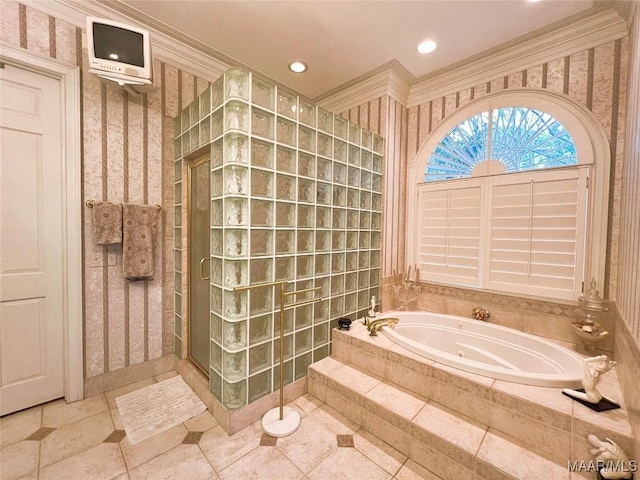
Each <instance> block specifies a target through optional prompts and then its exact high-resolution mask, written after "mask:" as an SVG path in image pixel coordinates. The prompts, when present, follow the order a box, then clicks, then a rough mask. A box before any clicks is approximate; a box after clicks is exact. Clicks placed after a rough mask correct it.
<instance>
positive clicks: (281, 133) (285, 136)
mask: <svg viewBox="0 0 640 480" xmlns="http://www.w3.org/2000/svg"><path fill="white" fill-rule="evenodd" d="M276 138H277V139H278V142H280V143H284V144H286V145H291V146H292V147H295V146H296V124H295V123H293V122H291V121H289V120H287V119H285V118H282V117H278V119H277V120H276Z"/></svg>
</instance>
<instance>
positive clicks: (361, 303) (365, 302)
mask: <svg viewBox="0 0 640 480" xmlns="http://www.w3.org/2000/svg"><path fill="white" fill-rule="evenodd" d="M376 298H379V297H378V296H376ZM358 308H359V309H361V310H364V309H366V310H369V309H370V308H371V297H370V296H369V290H368V289H366V288H365V289H364V290H360V291H359V292H358Z"/></svg>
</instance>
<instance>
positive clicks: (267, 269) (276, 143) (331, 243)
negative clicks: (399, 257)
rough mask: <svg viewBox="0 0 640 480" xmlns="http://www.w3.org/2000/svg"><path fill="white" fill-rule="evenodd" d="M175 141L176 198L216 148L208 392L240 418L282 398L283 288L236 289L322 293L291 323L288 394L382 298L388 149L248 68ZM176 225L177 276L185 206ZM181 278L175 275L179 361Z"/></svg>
mask: <svg viewBox="0 0 640 480" xmlns="http://www.w3.org/2000/svg"><path fill="white" fill-rule="evenodd" d="M176 132H177V137H176V191H178V190H180V189H181V184H182V181H183V180H182V161H183V159H184V158H189V156H190V154H191V153H192V152H196V151H198V154H200V153H201V151H202V148H203V147H207V148H210V153H211V195H212V199H211V244H210V245H211V270H210V273H211V287H210V294H211V298H210V310H211V318H210V321H211V350H210V378H209V386H210V390H211V393H212V394H213V395H214V396H215V397H216V398H217V399H218V400H219V401H220V402H221V403H222V404H223V405H224V406H225V407H226V408H227V409H228V410H235V409H237V408H240V407H242V406H244V405H246V404H248V403H251V402H253V401H254V400H257V399H258V398H260V397H262V396H264V395H266V394H269V393H271V392H272V391H274V390H277V389H278V388H279V384H278V383H279V375H280V370H279V369H280V365H279V358H280V352H279V346H280V344H279V335H280V331H279V330H280V321H279V296H278V292H279V290H278V289H277V288H273V287H263V288H259V289H254V290H251V291H248V292H247V291H243V292H234V291H233V288H234V287H236V286H244V285H249V284H260V283H265V282H274V281H280V280H289V281H291V283H290V285H289V286H288V289H289V290H290V291H291V290H294V289H295V290H302V289H307V288H312V287H322V288H321V290H320V291H319V292H318V295H320V296H322V298H323V300H322V301H321V302H317V303H314V304H310V305H305V306H301V307H297V308H292V309H290V310H287V312H286V315H285V347H284V348H285V354H284V357H285V362H284V367H283V368H284V369H285V370H284V378H285V380H284V382H285V384H288V383H291V382H293V381H294V380H297V379H299V378H301V377H303V376H304V375H306V372H307V367H308V366H309V365H310V364H311V363H312V362H315V361H318V360H320V359H322V358H324V357H325V356H327V355H328V354H329V352H330V343H331V333H330V331H331V328H332V327H334V326H336V325H337V319H338V318H340V317H342V316H347V317H350V318H351V319H352V320H353V319H355V318H360V317H362V315H363V314H364V313H365V311H366V310H367V309H368V308H369V307H370V299H371V297H372V296H375V297H376V298H379V285H378V284H379V275H380V273H379V267H380V231H381V208H382V199H381V195H382V175H381V174H382V161H383V159H382V151H383V139H382V137H380V136H377V135H374V134H372V133H371V132H369V131H367V130H364V129H362V128H361V127H359V126H357V125H355V124H352V123H350V122H348V121H347V120H345V119H343V118H342V117H339V116H336V115H333V114H332V113H330V112H327V111H326V110H323V109H322V108H319V107H317V106H315V105H312V104H310V103H308V102H307V101H305V100H303V99H302V98H300V97H299V96H297V95H295V94H294V93H291V92H289V91H287V90H285V89H283V88H281V87H279V86H276V85H273V84H271V83H269V82H267V81H265V80H263V79H262V78H260V77H257V76H255V75H253V74H252V73H249V72H245V71H243V70H239V69H232V70H229V71H228V72H227V73H225V75H224V76H223V77H221V78H220V79H219V80H218V81H216V82H215V83H214V84H213V85H212V86H211V87H210V88H209V89H207V90H205V91H204V92H203V93H202V95H200V97H199V98H197V99H196V100H195V101H194V102H193V103H192V104H191V105H190V106H189V107H187V108H186V109H185V110H184V111H183V112H182V113H181V115H180V116H179V118H178V119H177V120H176ZM176 199H178V200H177V201H178V202H180V200H179V199H180V196H179V195H178V194H176ZM175 214H176V269H177V270H179V269H180V267H179V266H180V265H182V248H181V243H180V239H181V238H182V232H181V228H182V226H181V223H182V222H181V214H182V206H181V205H180V204H177V205H176V213H175ZM180 278H181V273H180V272H179V271H177V272H176V351H178V350H177V349H178V348H179V347H178V346H179V345H180V348H181V344H182V338H183V337H182V332H181V328H180V326H179V325H181V322H182V319H181V318H180V301H181V297H182V289H181V285H180ZM310 295H311V294H309V293H307V294H301V295H298V297H297V298H294V297H293V296H290V297H289V301H291V302H293V301H300V300H304V299H307V298H310ZM179 356H180V355H179Z"/></svg>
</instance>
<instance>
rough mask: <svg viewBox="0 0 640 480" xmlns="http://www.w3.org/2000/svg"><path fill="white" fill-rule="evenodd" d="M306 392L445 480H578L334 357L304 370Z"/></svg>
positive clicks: (475, 424)
mask: <svg viewBox="0 0 640 480" xmlns="http://www.w3.org/2000/svg"><path fill="white" fill-rule="evenodd" d="M308 388H309V393H311V394H312V395H314V396H315V397H317V398H318V399H319V400H322V401H323V402H325V403H327V404H328V405H329V406H331V407H333V408H335V409H336V410H338V411H339V412H340V413H342V414H343V415H345V416H346V417H348V418H349V419H350V420H352V421H354V422H355V423H357V424H358V425H360V426H362V427H363V428H365V429H366V430H368V431H369V432H371V433H372V434H373V435H375V436H377V437H378V438H380V439H381V440H383V441H385V442H386V443H388V444H389V445H391V446H392V447H394V448H396V449H397V450H398V451H400V452H401V453H402V454H404V455H407V456H408V457H409V458H411V459H412V460H414V461H415V462H417V463H419V464H420V465H422V466H423V467H425V468H426V469H428V470H429V471H431V472H432V473H434V474H435V475H438V476H439V477H441V478H442V479H444V480H480V479H487V480H503V479H509V480H515V479H518V480H540V479H542V478H553V479H558V480H560V479H566V480H570V479H571V480H576V479H580V478H583V477H580V476H577V475H576V474H575V473H573V474H571V473H570V472H569V470H568V467H567V464H566V463H565V464H564V465H560V464H558V463H554V462H552V461H551V460H549V459H547V458H544V457H543V456H540V455H538V454H536V453H534V452H532V451H531V450H530V448H529V447H528V445H526V444H525V443H524V442H521V441H519V440H516V439H515V438H513V437H510V436H508V435H506V434H505V433H503V432H500V431H498V430H496V429H494V428H490V427H488V426H487V425H485V424H482V423H480V422H478V421H476V420H473V419H471V418H469V417H465V416H463V415H461V414H459V413H457V412H454V411H452V410H450V409H448V408H447V407H446V406H444V405H441V404H438V403H436V402H434V401H433V400H429V399H426V398H424V397H421V396H419V395H416V394H415V393H412V392H409V391H407V390H406V389H404V388H401V387H399V386H397V385H393V384H391V383H390V382H387V381H385V380H383V379H382V378H380V377H376V376H374V375H370V374H367V373H364V372H362V371H360V370H358V369H356V368H353V367H352V366H350V365H348V364H346V363H343V362H342V361H340V360H338V359H336V358H334V357H326V358H324V359H323V360H321V361H319V362H316V363H314V364H312V365H311V366H310V367H309V371H308ZM584 478H588V477H584Z"/></svg>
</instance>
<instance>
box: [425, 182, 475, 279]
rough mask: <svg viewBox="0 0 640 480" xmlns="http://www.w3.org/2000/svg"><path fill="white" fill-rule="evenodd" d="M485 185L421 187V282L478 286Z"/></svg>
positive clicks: (453, 183)
mask: <svg viewBox="0 0 640 480" xmlns="http://www.w3.org/2000/svg"><path fill="white" fill-rule="evenodd" d="M481 183H482V180H480V179H470V180H459V181H456V182H447V183H440V184H434V183H428V184H423V185H421V186H420V188H419V193H418V202H419V207H418V212H419V216H420V218H419V219H418V221H419V228H418V237H419V238H418V239H417V244H418V256H419V262H418V267H419V269H420V278H421V279H423V280H430V281H435V282H446V283H454V284H457V285H471V286H477V285H478V281H479V255H480V239H481V236H480V225H481V208H480V200H481V193H482V190H481Z"/></svg>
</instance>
